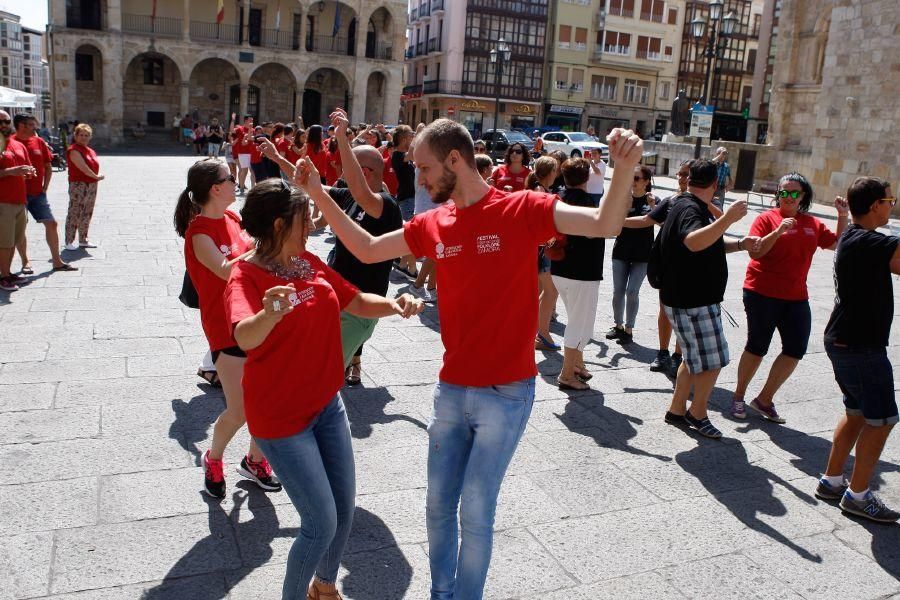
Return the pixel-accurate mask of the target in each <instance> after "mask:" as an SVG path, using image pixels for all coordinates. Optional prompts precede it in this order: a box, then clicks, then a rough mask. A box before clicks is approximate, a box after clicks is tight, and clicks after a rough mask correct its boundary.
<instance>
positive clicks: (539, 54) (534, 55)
mask: <svg viewBox="0 0 900 600" xmlns="http://www.w3.org/2000/svg"><path fill="white" fill-rule="evenodd" d="M470 6H471V4H470ZM465 43H466V52H469V51H474V52H476V53H477V52H479V51H480V52H483V53H484V54H485V55H487V54H488V53H490V51H491V50H493V49H494V48H496V46H497V42H496V41H495V40H489V39H485V38H473V37H469V36H466V42H465ZM507 45H508V46H509V48H510V50H512V56H513V60H520V59H523V58H524V59H526V60H528V59H531V60H533V61H536V62H543V60H544V48H543V46H539V47H535V46H532V45H531V44H517V43H512V42H507Z"/></svg>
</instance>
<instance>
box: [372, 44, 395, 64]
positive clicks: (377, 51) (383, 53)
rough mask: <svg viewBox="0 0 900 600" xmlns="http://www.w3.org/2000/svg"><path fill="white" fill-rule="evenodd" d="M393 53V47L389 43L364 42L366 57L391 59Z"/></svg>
mask: <svg viewBox="0 0 900 600" xmlns="http://www.w3.org/2000/svg"><path fill="white" fill-rule="evenodd" d="M393 55H394V47H393V46H391V45H390V44H385V43H379V44H368V43H367V44H366V58H377V59H379V60H391V58H393Z"/></svg>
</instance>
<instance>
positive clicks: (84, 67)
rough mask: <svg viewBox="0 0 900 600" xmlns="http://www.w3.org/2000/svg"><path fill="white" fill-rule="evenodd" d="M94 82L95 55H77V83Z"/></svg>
mask: <svg viewBox="0 0 900 600" xmlns="http://www.w3.org/2000/svg"><path fill="white" fill-rule="evenodd" d="M93 80H94V55H93V54H81V53H79V54H76V55H75V81H93Z"/></svg>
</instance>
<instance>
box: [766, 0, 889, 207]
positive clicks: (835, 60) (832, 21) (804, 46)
mask: <svg viewBox="0 0 900 600" xmlns="http://www.w3.org/2000/svg"><path fill="white" fill-rule="evenodd" d="M898 31H900V2H897V0H866V1H865V2H859V1H856V0H802V1H801V0H783V3H782V7H781V14H780V16H779V32H778V46H777V51H776V58H775V68H774V80H773V89H772V96H771V104H770V111H769V131H768V134H769V140H768V141H769V144H771V146H772V151H771V152H769V153H767V154H766V155H765V156H764V157H761V159H762V160H761V161H760V162H758V163H757V179H760V178H762V179H777V178H778V177H779V176H780V175H782V174H784V173H786V172H788V171H799V172H801V173H804V174H805V175H806V176H807V177H809V178H810V181H811V182H812V184H813V187H814V188H815V191H816V195H817V197H818V199H819V200H820V201H823V202H829V203H830V202H831V201H832V200H833V198H834V196H835V195H838V194H840V195H843V194H844V193H845V192H846V190H847V187H848V185H849V184H850V183H851V182H852V181H853V180H854V179H855V178H856V177H858V176H860V175H874V176H877V177H882V178H885V179H887V180H888V181H890V182H891V183H893V185H894V188H893V189H894V190H896V189H897V187H898V186H900V142H898V140H897V131H900V103H898V100H897V99H898V98H900V52H898V51H897V32H898Z"/></svg>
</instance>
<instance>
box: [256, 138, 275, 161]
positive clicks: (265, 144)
mask: <svg viewBox="0 0 900 600" xmlns="http://www.w3.org/2000/svg"><path fill="white" fill-rule="evenodd" d="M257 147H258V148H259V151H260V153H261V154H262V155H263V156H265V157H266V158H269V159H272V160H274V159H275V158H277V157H278V156H279V155H278V149H277V148H276V147H275V144H273V143H272V140H270V139H267V138H262V139H260V141H259V144H257Z"/></svg>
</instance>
